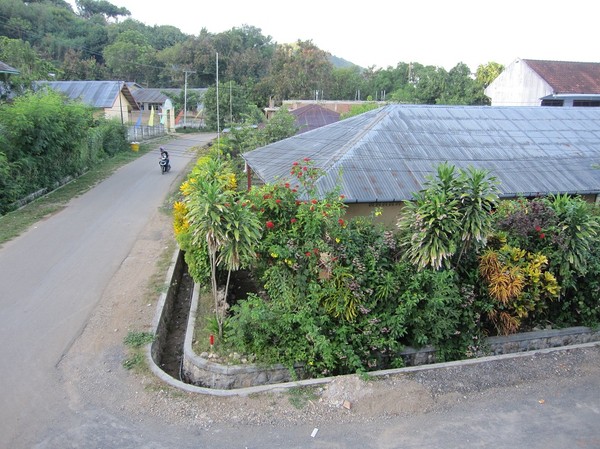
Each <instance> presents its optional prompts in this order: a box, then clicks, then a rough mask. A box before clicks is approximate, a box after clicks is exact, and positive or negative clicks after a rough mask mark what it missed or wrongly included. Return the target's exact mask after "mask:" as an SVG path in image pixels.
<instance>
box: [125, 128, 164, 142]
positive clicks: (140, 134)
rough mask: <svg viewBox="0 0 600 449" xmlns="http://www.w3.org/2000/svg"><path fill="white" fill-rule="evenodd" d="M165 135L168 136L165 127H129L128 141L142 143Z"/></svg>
mask: <svg viewBox="0 0 600 449" xmlns="http://www.w3.org/2000/svg"><path fill="white" fill-rule="evenodd" d="M165 134H167V129H166V127H165V126H164V125H156V126H129V127H128V128H127V139H128V140H129V141H130V142H140V141H143V140H148V139H152V138H154V137H160V136H164V135H165Z"/></svg>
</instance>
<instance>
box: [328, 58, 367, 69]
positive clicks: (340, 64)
mask: <svg viewBox="0 0 600 449" xmlns="http://www.w3.org/2000/svg"><path fill="white" fill-rule="evenodd" d="M329 62H331V63H332V64H333V66H334V67H335V68H336V69H343V68H346V67H359V68H361V69H362V67H360V66H357V65H356V64H353V63H352V62H350V61H346V60H345V59H343V58H338V57H337V56H333V55H329Z"/></svg>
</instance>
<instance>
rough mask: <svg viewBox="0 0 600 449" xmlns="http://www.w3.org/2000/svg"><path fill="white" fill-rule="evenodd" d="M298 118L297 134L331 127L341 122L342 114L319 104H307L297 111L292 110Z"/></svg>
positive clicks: (291, 112)
mask: <svg viewBox="0 0 600 449" xmlns="http://www.w3.org/2000/svg"><path fill="white" fill-rule="evenodd" d="M290 114H292V115H294V116H295V117H296V122H295V124H296V126H297V127H298V132H297V133H296V134H301V133H305V132H307V131H311V130H313V129H316V128H320V127H321V126H325V125H329V124H330V123H335V122H337V121H339V120H340V113H339V112H335V111H332V110H330V109H327V108H324V107H323V106H320V105H318V104H307V105H305V106H301V107H299V108H297V109H292V110H290Z"/></svg>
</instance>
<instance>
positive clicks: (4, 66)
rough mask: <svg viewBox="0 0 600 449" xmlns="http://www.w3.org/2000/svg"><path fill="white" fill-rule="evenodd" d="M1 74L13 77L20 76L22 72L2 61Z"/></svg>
mask: <svg viewBox="0 0 600 449" xmlns="http://www.w3.org/2000/svg"><path fill="white" fill-rule="evenodd" d="M0 73H10V74H12V75H18V74H19V73H20V72H19V71H18V70H17V69H15V68H14V67H11V66H9V65H8V64H6V63H4V62H2V61H0Z"/></svg>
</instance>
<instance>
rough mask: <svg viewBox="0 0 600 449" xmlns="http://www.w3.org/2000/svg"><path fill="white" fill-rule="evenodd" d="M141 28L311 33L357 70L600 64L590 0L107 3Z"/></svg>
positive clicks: (599, 8)
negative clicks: (533, 62) (408, 65)
mask: <svg viewBox="0 0 600 449" xmlns="http://www.w3.org/2000/svg"><path fill="white" fill-rule="evenodd" d="M110 2H111V3H112V4H114V5H116V6H119V7H125V8H127V9H128V10H129V11H130V12H131V17H132V18H134V19H136V20H139V21H140V22H143V23H145V24H146V25H150V26H153V25H173V26H176V27H177V28H179V29H180V30H181V31H183V32H184V33H186V34H193V35H198V34H199V32H200V30H201V29H202V28H206V29H207V30H208V31H209V32H210V33H220V32H222V31H226V30H229V29H231V28H233V27H241V26H242V25H244V24H246V25H250V26H254V27H256V28H260V29H261V32H262V34H263V35H265V36H271V38H272V40H273V41H274V42H277V43H279V44H284V43H291V42H295V41H296V40H298V39H300V40H312V41H313V43H314V44H315V45H317V46H318V47H319V48H320V49H321V50H324V51H327V52H329V53H331V54H333V55H335V56H338V57H341V58H344V59H346V60H348V61H350V62H353V63H355V64H358V65H360V66H362V67H370V66H375V67H376V68H387V67H388V66H392V67H395V66H396V64H397V63H398V62H418V63H421V64H424V65H435V66H441V67H444V68H446V69H447V70H449V69H451V68H452V67H454V66H455V65H456V64H458V63H459V62H464V63H465V64H467V65H468V66H469V68H470V69H471V71H473V72H474V71H475V70H476V69H477V66H479V65H480V64H486V63H488V62H490V61H494V62H498V63H500V64H503V65H505V66H506V65H508V64H510V63H511V62H512V61H514V60H515V59H516V58H524V59H548V60H562V61H585V62H600V47H599V46H598V31H597V29H598V28H597V25H596V23H595V19H594V17H597V13H598V12H600V3H596V2H595V1H593V0H569V1H564V0H563V1H558V0H501V1H496V2H493V1H489V0H488V1H485V0H484V1H482V0H412V1H402V0H395V1H394V0H373V1H368V0H367V1H362V2H359V1H356V2H352V1H344V2H341V1H338V0H320V1H316V0H296V1H294V2H287V1H285V0H278V1H275V0H255V1H248V0H241V1H240V0H229V1H212V2H204V1H203V2H193V1H189V0H112V1H110Z"/></svg>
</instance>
